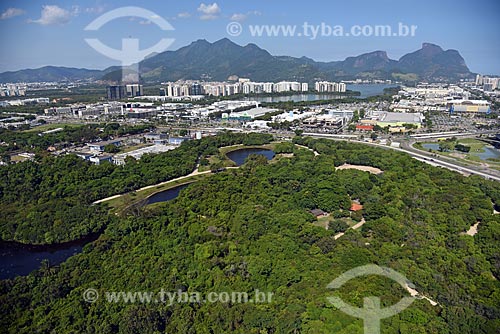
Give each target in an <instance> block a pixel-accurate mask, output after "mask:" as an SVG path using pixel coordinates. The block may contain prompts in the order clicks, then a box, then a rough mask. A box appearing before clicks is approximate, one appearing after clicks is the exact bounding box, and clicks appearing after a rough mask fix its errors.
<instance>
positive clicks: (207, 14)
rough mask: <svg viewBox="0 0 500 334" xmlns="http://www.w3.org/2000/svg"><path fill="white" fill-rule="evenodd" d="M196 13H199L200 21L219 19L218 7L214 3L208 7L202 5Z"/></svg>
mask: <svg viewBox="0 0 500 334" xmlns="http://www.w3.org/2000/svg"><path fill="white" fill-rule="evenodd" d="M198 11H199V12H200V13H201V16H200V19H202V20H214V19H216V18H218V17H219V14H220V7H219V5H218V4H217V3H216V2H214V3H213V4H208V5H205V4H204V3H202V4H201V5H200V7H198Z"/></svg>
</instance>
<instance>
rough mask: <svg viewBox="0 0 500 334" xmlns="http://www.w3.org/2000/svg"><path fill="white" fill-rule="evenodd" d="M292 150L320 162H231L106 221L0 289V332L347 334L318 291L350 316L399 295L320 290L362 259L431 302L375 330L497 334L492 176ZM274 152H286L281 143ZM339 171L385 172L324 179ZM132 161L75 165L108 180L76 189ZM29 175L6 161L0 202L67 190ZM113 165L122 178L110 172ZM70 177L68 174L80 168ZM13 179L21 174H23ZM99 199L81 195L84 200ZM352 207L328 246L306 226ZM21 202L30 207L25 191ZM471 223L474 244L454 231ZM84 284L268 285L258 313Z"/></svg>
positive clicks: (403, 159) (228, 138)
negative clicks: (133, 297) (90, 295)
mask: <svg viewBox="0 0 500 334" xmlns="http://www.w3.org/2000/svg"><path fill="white" fill-rule="evenodd" d="M247 140H248V138H247ZM239 141H243V138H241V137H239V136H238V135H231V134H225V135H222V136H219V137H216V138H211V139H207V140H205V139H204V140H203V141H198V142H194V141H193V142H190V143H186V145H184V144H183V145H182V146H181V147H180V149H179V150H178V152H177V153H175V154H178V156H177V157H178V158H179V159H180V160H182V159H187V161H186V162H185V164H186V166H188V165H189V164H190V163H193V164H194V161H193V160H189V158H190V157H191V159H194V158H196V153H200V155H201V156H203V154H208V153H209V152H211V151H213V150H214V149H215V148H216V147H218V146H223V145H226V144H230V142H233V143H236V142H239ZM295 142H296V143H299V144H302V145H307V146H308V147H310V148H313V149H314V150H316V151H317V152H319V153H320V155H319V156H314V154H313V153H312V152H310V151H308V150H305V149H299V148H297V147H295V148H293V152H294V156H293V157H281V158H278V160H277V161H274V160H273V161H272V162H267V161H266V160H265V159H262V158H259V157H256V156H252V157H249V159H248V160H247V163H246V164H245V165H244V166H242V167H241V168H239V169H233V170H228V171H225V172H223V173H218V174H216V175H213V176H211V177H210V178H206V179H204V180H202V181H198V182H197V183H194V184H192V185H190V186H189V187H188V188H186V189H184V190H183V191H182V192H181V194H180V196H179V197H178V198H177V199H176V200H173V201H170V202H167V203H163V204H159V205H154V206H151V207H145V208H144V210H143V211H142V213H141V214H140V215H135V216H129V217H123V218H119V217H116V218H114V219H112V220H111V221H110V222H109V223H108V224H107V225H106V227H105V230H104V232H103V234H102V235H101V236H100V238H99V239H98V240H96V241H95V242H93V243H91V244H89V245H87V246H86V247H85V248H84V251H83V253H81V254H78V255H75V256H73V257H71V258H70V259H68V260H67V261H66V262H64V263H63V264H61V265H60V266H55V267H51V266H50V265H48V264H44V265H43V266H42V267H41V268H40V270H38V271H36V272H33V273H32V274H30V275H29V276H27V277H17V278H16V279H14V280H5V281H1V282H0V291H1V292H0V294H1V297H0V319H1V320H0V328H2V329H3V331H4V332H6V333H16V334H18V333H33V332H37V333H245V334H247V333H259V334H261V333H340V334H361V333H363V323H362V321H361V320H359V319H355V318H352V317H350V316H348V315H346V314H344V313H342V312H340V311H339V310H336V309H335V308H334V307H333V306H332V305H331V304H329V303H328V301H327V299H326V297H328V296H330V295H337V296H341V297H342V298H343V300H345V301H346V302H348V303H351V304H353V305H357V306H360V307H361V306H362V303H363V297H364V296H373V295H375V296H380V297H381V299H382V304H383V305H384V306H386V305H391V304H394V303H396V302H398V301H399V300H400V299H401V297H403V296H406V295H408V293H407V292H405V291H403V290H402V288H401V287H400V286H399V285H397V284H396V283H394V282H392V281H389V280H386V279H382V278H377V277H374V276H368V277H365V278H359V279H355V280H352V281H351V282H349V283H348V284H346V285H345V286H344V287H342V288H341V289H339V291H332V290H327V289H326V286H327V284H328V283H330V282H331V281H332V280H333V279H335V278H336V277H338V276H339V275H341V274H342V273H343V272H345V271H346V270H349V269H352V268H355V267H357V266H360V265H364V264H370V263H374V264H378V265H381V266H387V267H390V268H392V269H394V270H396V271H398V272H400V273H402V274H404V275H405V276H406V277H407V278H408V279H409V280H411V281H412V282H413V283H414V284H415V286H416V289H417V290H418V291H419V292H421V293H422V294H424V295H426V296H428V297H429V298H431V299H433V300H435V301H437V302H438V303H439V304H438V305H436V306H432V305H431V304H429V302H427V301H426V300H416V301H415V302H414V303H413V304H412V305H411V306H410V307H409V308H407V309H406V310H404V311H403V312H402V313H400V314H398V315H395V316H393V317H391V318H388V319H385V320H383V321H382V329H381V332H382V333H394V334H396V333H407V334H415V333H436V334H437V333H439V334H453V333H462V334H467V333H471V334H472V333H474V334H475V333H498V328H500V320H499V317H500V308H499V300H500V284H499V282H498V278H499V277H500V255H499V249H500V243H499V241H500V215H494V214H493V203H495V204H496V205H498V204H500V186H499V185H498V183H495V182H491V181H486V180H483V179H481V178H479V177H475V176H471V177H467V178H466V177H462V176H460V175H459V174H457V173H454V172H450V171H448V170H445V169H441V168H436V167H432V166H429V165H426V164H424V163H421V162H419V161H416V160H414V159H411V158H410V157H408V156H407V155H404V154H402V153H398V152H393V151H389V150H383V149H380V148H372V147H367V146H362V145H359V144H352V143H347V142H333V141H328V140H313V139H310V138H296V139H295ZM280 150H282V151H284V152H285V151H290V145H282V146H281V147H280ZM191 153H195V154H194V155H191ZM172 154H174V153H172ZM193 157H194V158H193ZM67 159H68V160H67ZM149 159H154V158H153V157H150V158H149ZM157 159H159V160H158V163H159V164H160V165H162V166H163V167H164V168H167V169H168V167H165V166H164V164H165V163H167V161H169V160H170V159H174V157H170V156H168V155H165V156H159V157H158V158H157ZM61 161H62V162H57V163H63V162H64V163H68V162H72V163H75V164H78V163H77V161H78V160H74V161H73V160H70V159H69V158H62V159H61ZM160 161H161V163H160ZM344 162H347V163H351V164H362V165H370V166H374V167H378V168H380V169H382V170H383V171H384V172H383V173H382V174H379V175H372V174H369V173H367V172H362V171H357V170H335V166H339V165H341V164H343V163H344ZM51 164H55V162H47V165H46V164H45V163H42V164H41V165H40V167H39V169H42V168H43V166H51ZM28 166H29V167H30V168H32V169H33V170H31V169H28V168H27V167H28ZM131 166H132V167H125V168H123V169H117V168H118V167H112V166H105V167H97V166H95V167H91V166H85V168H86V171H89V170H93V169H95V170H96V171H101V172H102V173H104V172H103V171H102V170H101V168H108V169H110V170H112V172H111V173H109V174H105V173H104V174H102V176H101V177H100V178H98V179H97V181H86V179H82V180H80V181H79V182H80V183H81V184H82V186H81V187H82V188H89V189H93V187H96V188H97V189H100V184H101V183H106V186H104V185H102V187H103V189H106V190H101V191H102V193H101V194H100V195H104V193H105V194H110V193H114V192H115V191H120V190H123V189H120V187H123V186H124V184H127V182H124V180H126V179H127V178H129V177H133V176H132V175H133V174H130V175H129V174H127V171H128V168H133V169H134V171H135V172H142V173H146V171H147V170H149V167H150V166H151V165H149V164H148V163H147V159H146V160H145V162H144V163H143V162H141V163H137V164H136V165H131ZM152 166H154V165H152ZM189 167H191V166H189ZM12 168H15V167H12ZM19 168H20V167H19ZM47 168H48V169H50V170H52V171H53V170H54V169H51V167H47ZM136 168H137V169H136ZM158 168H159V169H158V170H156V171H155V172H152V173H151V175H149V174H144V176H141V177H139V179H140V180H141V181H140V182H139V183H142V184H146V183H148V182H147V181H146V180H144V181H143V179H144V178H147V177H151V178H153V177H156V178H158V179H161V178H162V177H163V176H165V174H161V175H156V174H157V173H158V172H159V171H161V167H158ZM39 169H37V168H36V166H35V164H28V165H26V167H25V168H24V169H23V170H24V171H25V174H22V171H20V170H19V171H17V172H14V169H10V167H9V172H10V174H7V175H6V174H4V175H2V177H1V178H0V179H1V180H2V182H3V183H4V182H6V181H5V179H6V178H7V179H8V180H10V181H9V182H12V183H13V184H17V185H18V188H17V192H16V191H14V189H10V190H8V193H5V192H6V191H7V190H6V189H9V187H5V186H2V188H1V189H2V192H3V193H2V198H10V199H11V201H14V199H13V198H14V197H15V194H21V193H20V192H19V191H20V189H22V187H23V186H24V187H28V189H29V191H31V192H33V193H35V194H40V196H42V195H43V196H48V197H41V198H42V200H41V201H38V202H45V200H46V199H48V198H50V190H49V189H51V191H52V192H54V193H58V192H62V193H65V192H68V193H78V190H77V189H78V187H75V186H73V188H71V187H70V186H69V183H62V185H61V186H56V185H53V186H52V187H51V186H49V185H48V184H47V185H46V187H44V188H39V186H38V184H41V183H43V182H42V179H38V180H37V179H36V177H41V175H44V174H39V173H40V172H38V170H39ZM186 169H187V170H189V168H186ZM76 170H79V169H78V168H76ZM116 170H119V171H120V172H121V173H123V174H121V175H122V176H123V177H120V178H119V177H118V176H116V177H112V176H110V175H113V173H118V172H116ZM75 173H76V174H74V175H73V177H82V175H83V174H82V173H78V172H75ZM62 174H64V173H62V171H61V175H59V176H58V178H61V177H64V176H63V175H62ZM22 175H24V176H25V177H24V179H27V180H25V181H22V180H21V179H20V178H21V176H22ZM28 175H32V176H30V177H27V176H28ZM128 175H129V176H128ZM141 175H143V174H141ZM147 175H149V176H147ZM67 177H70V176H67ZM16 180H17V182H16ZM122 180H123V181H122ZM93 182H95V184H94V183H93ZM122 182H124V183H122ZM72 184H74V183H72ZM35 185H36V186H35ZM108 186H111V188H112V189H109V190H108V188H109V187H108ZM97 193H99V191H97V190H95V191H94V192H91V194H97ZM75 197H77V198H78V195H75ZM97 197H98V196H95V195H94V196H92V195H91V196H90V199H89V200H91V199H93V198H97ZM350 199H359V200H360V202H361V203H362V204H363V205H364V209H363V211H362V215H363V217H364V218H365V219H366V224H365V225H364V226H363V227H362V228H361V229H359V230H348V231H347V232H346V234H345V235H344V236H343V237H342V238H339V239H337V240H334V238H333V235H334V234H335V232H334V231H331V230H325V229H324V228H321V227H317V226H314V225H313V222H314V221H315V218H314V217H313V216H312V215H311V214H310V213H309V210H310V209H314V208H320V209H323V210H326V211H328V212H331V213H332V214H333V216H336V215H338V214H339V213H342V212H345V210H344V209H345V208H346V206H347V205H349V202H350ZM23 201H28V202H29V203H32V204H33V205H36V203H35V202H37V201H30V200H29V199H28V196H26V199H23ZM38 202H37V203H38ZM4 205H5V204H2V208H3V207H4ZM478 221H479V222H480V225H479V231H478V233H477V234H476V235H475V236H473V237H472V236H469V235H464V234H463V232H464V231H466V230H468V228H469V227H470V226H471V225H473V224H474V223H476V222H478ZM88 288H95V289H97V290H98V291H99V293H100V294H101V295H102V294H103V293H104V292H105V291H156V292H157V291H159V290H160V289H162V288H163V289H165V290H166V291H178V290H181V291H188V292H192V291H201V292H209V291H248V292H251V291H254V290H255V289H259V290H261V291H271V292H273V293H274V298H273V300H272V302H271V303H262V304H252V303H245V304H238V303H235V304H227V303H215V304H207V303H174V304H172V305H166V304H161V303H160V304H156V303H151V304H149V303H139V302H138V303H135V304H127V303H110V302H106V300H104V299H102V298H101V299H99V300H98V301H97V302H95V303H86V302H85V301H84V300H83V298H82V294H83V292H84V291H85V290H86V289H88Z"/></svg>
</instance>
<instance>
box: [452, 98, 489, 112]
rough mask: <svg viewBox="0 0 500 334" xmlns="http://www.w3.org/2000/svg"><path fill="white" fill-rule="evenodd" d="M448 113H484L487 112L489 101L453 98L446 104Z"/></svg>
mask: <svg viewBox="0 0 500 334" xmlns="http://www.w3.org/2000/svg"><path fill="white" fill-rule="evenodd" d="M447 107H448V108H449V110H450V113H455V112H464V113H484V114H489V113H490V112H491V110H490V103H489V102H488V101H486V100H453V101H450V102H449V103H448V104H447Z"/></svg>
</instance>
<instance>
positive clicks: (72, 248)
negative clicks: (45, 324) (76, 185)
mask: <svg viewBox="0 0 500 334" xmlns="http://www.w3.org/2000/svg"><path fill="white" fill-rule="evenodd" d="M188 185H189V184H184V185H181V186H178V187H176V188H172V189H169V190H165V191H162V192H159V193H156V194H154V195H152V196H151V197H149V198H148V200H147V201H146V203H147V204H153V203H157V202H166V201H170V200H172V199H174V198H176V197H177V196H178V195H179V192H180V191H181V190H182V189H184V188H186V187H187V186H188ZM99 235H100V234H99V233H95V234H91V235H89V236H87V237H85V238H82V239H80V240H77V241H72V242H67V243H63V244H57V245H49V246H32V245H23V244H20V243H17V242H9V241H0V279H8V278H14V277H16V276H25V275H28V274H29V273H30V272H32V271H33V270H35V269H39V268H40V264H41V263H42V261H43V260H48V261H49V263H50V265H51V266H53V265H58V264H60V263H62V262H64V261H65V260H66V259H68V258H69V257H70V256H73V255H75V254H78V253H80V252H81V251H82V249H83V247H84V246H85V245H86V244H88V243H89V242H92V241H94V240H96V239H97V238H98V237H99Z"/></svg>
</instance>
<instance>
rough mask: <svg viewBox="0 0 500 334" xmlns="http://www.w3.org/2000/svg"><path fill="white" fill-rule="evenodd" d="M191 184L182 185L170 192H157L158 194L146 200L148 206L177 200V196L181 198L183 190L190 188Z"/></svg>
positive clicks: (169, 190)
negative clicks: (180, 194)
mask: <svg viewBox="0 0 500 334" xmlns="http://www.w3.org/2000/svg"><path fill="white" fill-rule="evenodd" d="M189 184H190V183H187V184H182V185H180V186H177V187H175V188H171V189H168V190H164V191H160V192H157V193H156V194H153V195H151V196H149V197H148V198H147V199H146V205H149V204H154V203H159V202H167V201H171V200H173V199H174V198H176V197H177V196H179V193H180V192H181V190H182V189H184V188H186V187H187V186H189Z"/></svg>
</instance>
